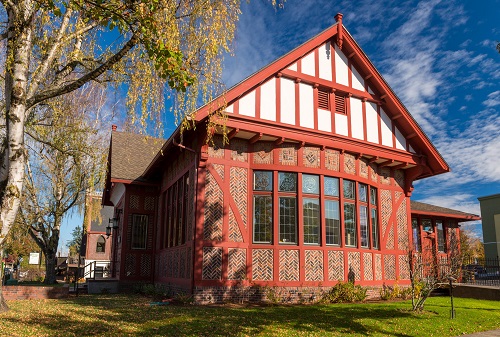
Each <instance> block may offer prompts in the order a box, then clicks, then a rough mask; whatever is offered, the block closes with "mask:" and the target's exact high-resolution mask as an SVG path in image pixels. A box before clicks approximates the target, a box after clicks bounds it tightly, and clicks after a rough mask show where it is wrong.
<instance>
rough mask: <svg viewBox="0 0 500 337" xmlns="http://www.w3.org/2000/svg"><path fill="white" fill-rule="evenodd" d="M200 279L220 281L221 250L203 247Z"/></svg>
mask: <svg viewBox="0 0 500 337" xmlns="http://www.w3.org/2000/svg"><path fill="white" fill-rule="evenodd" d="M202 265H203V267H202V272H201V278H202V279H203V280H220V279H222V248H217V247H203V263H202Z"/></svg>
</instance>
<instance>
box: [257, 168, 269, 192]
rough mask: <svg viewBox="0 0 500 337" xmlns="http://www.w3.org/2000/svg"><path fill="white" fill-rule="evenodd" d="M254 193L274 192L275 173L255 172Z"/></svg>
mask: <svg viewBox="0 0 500 337" xmlns="http://www.w3.org/2000/svg"><path fill="white" fill-rule="evenodd" d="M253 189H254V191H272V190H273V172H271V171H254V173H253Z"/></svg>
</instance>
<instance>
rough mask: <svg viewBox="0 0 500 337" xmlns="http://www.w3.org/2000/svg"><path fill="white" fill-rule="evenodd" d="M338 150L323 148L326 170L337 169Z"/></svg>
mask: <svg viewBox="0 0 500 337" xmlns="http://www.w3.org/2000/svg"><path fill="white" fill-rule="evenodd" d="M339 158H340V152H339V151H337V150H331V149H326V150H325V167H326V169H327V170H332V171H337V172H338V171H339V169H340V168H339V162H340V161H339Z"/></svg>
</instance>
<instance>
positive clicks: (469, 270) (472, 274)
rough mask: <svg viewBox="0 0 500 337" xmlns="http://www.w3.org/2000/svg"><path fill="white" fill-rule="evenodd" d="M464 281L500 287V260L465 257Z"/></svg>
mask: <svg viewBox="0 0 500 337" xmlns="http://www.w3.org/2000/svg"><path fill="white" fill-rule="evenodd" d="M462 283H465V284H475V285H482V286H493V287H500V260H499V259H498V258H494V259H473V258H471V259H463V260H462Z"/></svg>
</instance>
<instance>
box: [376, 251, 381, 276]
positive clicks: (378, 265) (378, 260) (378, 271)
mask: <svg viewBox="0 0 500 337" xmlns="http://www.w3.org/2000/svg"><path fill="white" fill-rule="evenodd" d="M375 280H376V281H380V280H382V255H380V254H375Z"/></svg>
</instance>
